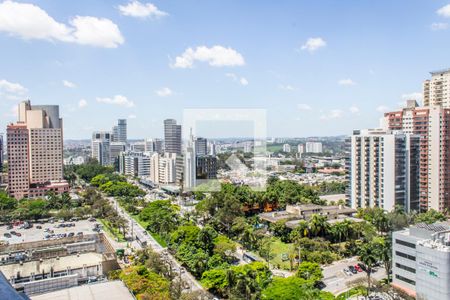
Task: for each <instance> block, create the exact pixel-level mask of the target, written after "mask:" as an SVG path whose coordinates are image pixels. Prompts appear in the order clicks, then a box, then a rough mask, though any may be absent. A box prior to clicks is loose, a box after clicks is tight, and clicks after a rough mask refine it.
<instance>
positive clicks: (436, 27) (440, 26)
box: [430, 23, 449, 31]
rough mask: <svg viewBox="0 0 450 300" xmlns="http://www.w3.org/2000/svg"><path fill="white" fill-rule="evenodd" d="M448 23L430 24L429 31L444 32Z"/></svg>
mask: <svg viewBox="0 0 450 300" xmlns="http://www.w3.org/2000/svg"><path fill="white" fill-rule="evenodd" d="M448 27H449V26H448V23H433V24H431V26H430V28H431V30H434V31H436V30H446V29H448Z"/></svg>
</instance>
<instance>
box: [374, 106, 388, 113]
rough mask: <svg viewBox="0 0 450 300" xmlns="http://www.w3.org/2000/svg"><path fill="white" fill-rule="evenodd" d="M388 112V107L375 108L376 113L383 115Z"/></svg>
mask: <svg viewBox="0 0 450 300" xmlns="http://www.w3.org/2000/svg"><path fill="white" fill-rule="evenodd" d="M388 110H389V107H387V106H386V105H380V106H378V107H377V112H381V113H383V112H386V111H388Z"/></svg>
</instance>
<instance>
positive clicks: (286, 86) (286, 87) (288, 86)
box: [278, 84, 295, 91]
mask: <svg viewBox="0 0 450 300" xmlns="http://www.w3.org/2000/svg"><path fill="white" fill-rule="evenodd" d="M278 88H279V89H280V90H284V91H294V90H295V87H293V86H292V85H290V84H286V85H284V84H280V85H278Z"/></svg>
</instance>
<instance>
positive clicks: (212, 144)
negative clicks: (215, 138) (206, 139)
mask: <svg viewBox="0 0 450 300" xmlns="http://www.w3.org/2000/svg"><path fill="white" fill-rule="evenodd" d="M216 154H217V149H216V143H215V142H210V143H209V155H216Z"/></svg>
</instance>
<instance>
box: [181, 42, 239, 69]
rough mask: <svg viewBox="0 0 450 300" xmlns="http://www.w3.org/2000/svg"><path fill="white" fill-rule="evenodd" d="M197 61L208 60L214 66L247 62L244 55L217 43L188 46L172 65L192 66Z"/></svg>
mask: <svg viewBox="0 0 450 300" xmlns="http://www.w3.org/2000/svg"><path fill="white" fill-rule="evenodd" d="M195 61H200V62H207V63H208V64H209V65H210V66H213V67H225V66H242V65H244V64H245V60H244V57H243V56H242V55H241V54H240V53H239V52H237V51H236V50H234V49H232V48H225V47H223V46H219V45H216V46H213V47H211V48H208V47H206V46H199V47H197V48H195V49H193V48H188V49H186V50H185V51H184V52H183V54H181V55H180V56H177V57H176V58H175V63H174V64H173V65H172V67H173V68H182V69H186V68H192V67H193V66H194V62H195Z"/></svg>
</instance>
